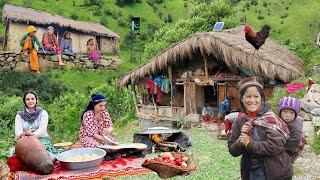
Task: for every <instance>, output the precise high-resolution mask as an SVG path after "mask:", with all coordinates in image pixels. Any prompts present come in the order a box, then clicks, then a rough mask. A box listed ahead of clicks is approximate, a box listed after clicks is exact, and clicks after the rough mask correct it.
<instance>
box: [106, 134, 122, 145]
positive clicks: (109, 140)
mask: <svg viewBox="0 0 320 180" xmlns="http://www.w3.org/2000/svg"><path fill="white" fill-rule="evenodd" d="M102 137H103V138H104V139H106V140H107V141H108V142H109V143H110V144H112V145H119V143H118V142H117V141H116V140H115V139H113V138H112V137H110V136H108V135H103V136H102Z"/></svg>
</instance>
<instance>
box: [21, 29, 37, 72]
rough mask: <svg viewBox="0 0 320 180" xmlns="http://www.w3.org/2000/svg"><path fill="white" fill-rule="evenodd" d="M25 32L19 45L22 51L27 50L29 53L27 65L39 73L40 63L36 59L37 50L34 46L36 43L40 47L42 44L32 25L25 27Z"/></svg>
mask: <svg viewBox="0 0 320 180" xmlns="http://www.w3.org/2000/svg"><path fill="white" fill-rule="evenodd" d="M27 32H28V33H27V34H25V35H24V36H23V37H22V39H21V41H20V46H21V47H22V52H27V53H28V54H29V63H30V64H29V66H30V70H31V71H36V72H37V74H40V65H39V60H38V51H37V49H36V48H35V46H36V45H37V46H38V47H39V49H40V48H42V45H41V43H40V41H39V39H38V38H37V36H36V35H35V34H36V32H37V30H36V28H35V27H34V26H28V28H27Z"/></svg>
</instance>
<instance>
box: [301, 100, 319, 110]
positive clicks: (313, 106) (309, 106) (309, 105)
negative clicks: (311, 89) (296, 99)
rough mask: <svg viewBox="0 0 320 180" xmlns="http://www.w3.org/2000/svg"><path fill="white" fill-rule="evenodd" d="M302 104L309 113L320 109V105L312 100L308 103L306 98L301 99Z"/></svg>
mask: <svg viewBox="0 0 320 180" xmlns="http://www.w3.org/2000/svg"><path fill="white" fill-rule="evenodd" d="M300 103H301V108H302V109H303V110H305V111H306V112H308V113H310V112H311V110H313V109H316V108H320V104H318V103H317V102H315V101H312V100H310V101H308V100H306V99H305V98H303V99H300Z"/></svg>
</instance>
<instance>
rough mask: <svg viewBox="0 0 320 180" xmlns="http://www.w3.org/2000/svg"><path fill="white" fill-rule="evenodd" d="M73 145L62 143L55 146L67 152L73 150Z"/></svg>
mask: <svg viewBox="0 0 320 180" xmlns="http://www.w3.org/2000/svg"><path fill="white" fill-rule="evenodd" d="M72 145H73V143H72V142H61V143H56V144H54V145H53V146H54V147H56V148H63V149H65V150H69V149H71V146H72Z"/></svg>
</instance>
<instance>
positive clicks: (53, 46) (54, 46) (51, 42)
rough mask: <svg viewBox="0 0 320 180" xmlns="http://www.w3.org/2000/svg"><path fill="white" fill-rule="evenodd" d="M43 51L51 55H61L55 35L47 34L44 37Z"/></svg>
mask: <svg viewBox="0 0 320 180" xmlns="http://www.w3.org/2000/svg"><path fill="white" fill-rule="evenodd" d="M42 45H43V49H44V50H46V51H48V52H49V53H55V54H61V49H60V47H59V44H58V40H57V37H56V35H55V34H48V33H45V34H44V35H43V37H42Z"/></svg>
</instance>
